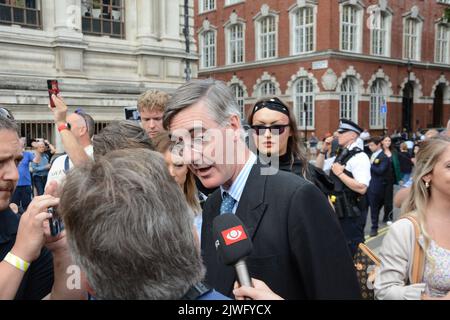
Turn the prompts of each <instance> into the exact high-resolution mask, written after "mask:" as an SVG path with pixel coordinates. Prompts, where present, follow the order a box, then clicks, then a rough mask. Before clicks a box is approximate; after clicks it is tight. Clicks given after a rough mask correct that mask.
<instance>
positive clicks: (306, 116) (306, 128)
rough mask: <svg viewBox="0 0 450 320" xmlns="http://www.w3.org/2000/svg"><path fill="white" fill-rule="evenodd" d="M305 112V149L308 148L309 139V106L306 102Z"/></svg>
mask: <svg viewBox="0 0 450 320" xmlns="http://www.w3.org/2000/svg"><path fill="white" fill-rule="evenodd" d="M303 110H304V111H305V148H306V147H307V146H308V144H307V142H306V141H307V137H308V105H307V104H306V102H304V103H303Z"/></svg>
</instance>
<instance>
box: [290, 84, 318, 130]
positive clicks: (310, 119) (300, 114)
mask: <svg viewBox="0 0 450 320" xmlns="http://www.w3.org/2000/svg"><path fill="white" fill-rule="evenodd" d="M293 100H294V110H295V111H294V112H295V117H296V119H297V121H298V123H297V125H298V126H299V127H303V128H304V127H305V120H307V121H306V122H307V123H306V126H307V127H314V89H313V83H312V81H311V80H310V79H308V78H300V79H298V80H297V81H296V83H295V86H294V99H293ZM305 109H306V113H307V114H306V115H307V117H306V118H307V119H306V118H305Z"/></svg>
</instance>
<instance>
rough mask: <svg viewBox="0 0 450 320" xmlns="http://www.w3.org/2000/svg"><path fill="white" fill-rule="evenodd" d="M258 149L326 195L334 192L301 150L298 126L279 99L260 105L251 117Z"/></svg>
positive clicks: (268, 100)
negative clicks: (311, 183)
mask: <svg viewBox="0 0 450 320" xmlns="http://www.w3.org/2000/svg"><path fill="white" fill-rule="evenodd" d="M248 123H249V125H250V127H251V128H252V130H251V132H252V136H253V139H250V147H251V149H252V150H255V147H256V149H257V151H258V153H259V154H260V155H263V156H266V157H269V158H272V159H273V157H274V156H275V157H278V160H279V169H280V170H283V171H290V172H292V173H295V174H297V175H299V176H301V177H303V178H305V179H307V180H309V181H311V182H313V183H314V184H315V185H316V186H317V187H318V188H319V189H320V190H321V191H322V192H323V193H325V194H328V192H329V191H330V190H332V189H333V183H332V182H331V181H330V179H329V178H328V177H327V176H326V174H325V173H324V172H323V171H322V170H321V169H319V168H316V167H314V166H313V165H311V164H310V163H309V162H308V160H307V158H306V154H305V152H304V151H303V150H302V149H301V147H300V137H299V131H298V130H297V123H296V121H295V117H294V115H293V114H292V112H291V110H290V108H289V107H288V106H287V105H286V104H285V103H283V102H282V101H281V100H280V99H279V98H277V97H272V98H265V99H262V100H260V101H258V102H257V103H256V104H255V106H254V107H253V110H252V112H251V114H250V116H249V117H248Z"/></svg>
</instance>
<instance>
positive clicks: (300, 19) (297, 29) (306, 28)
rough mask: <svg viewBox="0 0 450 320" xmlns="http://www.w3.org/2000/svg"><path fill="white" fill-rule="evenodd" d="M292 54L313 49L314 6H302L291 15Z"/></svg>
mask: <svg viewBox="0 0 450 320" xmlns="http://www.w3.org/2000/svg"><path fill="white" fill-rule="evenodd" d="M293 24H294V25H293V31H294V32H293V33H294V51H293V53H294V54H299V53H305V52H311V51H313V50H314V8H312V7H304V8H300V9H298V10H297V11H296V13H295V15H294V16H293Z"/></svg>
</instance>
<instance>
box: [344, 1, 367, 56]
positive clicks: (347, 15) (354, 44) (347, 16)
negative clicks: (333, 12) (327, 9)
mask: <svg viewBox="0 0 450 320" xmlns="http://www.w3.org/2000/svg"><path fill="white" fill-rule="evenodd" d="M362 12H363V10H362V9H360V8H359V7H357V6H353V5H344V6H342V8H341V50H343V51H350V52H360V51H361V47H362V45H361V38H362V21H361V20H362V18H361V13H362Z"/></svg>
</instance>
